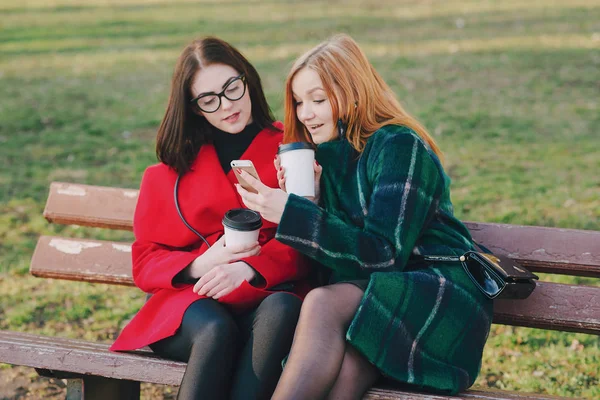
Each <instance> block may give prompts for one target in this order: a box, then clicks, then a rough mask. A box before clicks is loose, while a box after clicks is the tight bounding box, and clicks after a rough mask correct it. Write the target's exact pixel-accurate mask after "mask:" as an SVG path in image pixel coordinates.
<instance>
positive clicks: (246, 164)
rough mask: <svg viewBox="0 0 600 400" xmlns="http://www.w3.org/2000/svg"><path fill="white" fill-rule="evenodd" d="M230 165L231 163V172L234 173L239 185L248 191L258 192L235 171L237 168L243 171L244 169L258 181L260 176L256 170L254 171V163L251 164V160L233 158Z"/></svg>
mask: <svg viewBox="0 0 600 400" xmlns="http://www.w3.org/2000/svg"><path fill="white" fill-rule="evenodd" d="M230 165H231V169H233V173H234V174H235V177H236V178H237V180H238V183H239V184H240V186H241V187H243V188H244V189H246V190H247V191H249V192H252V193H258V192H257V191H256V190H255V189H254V188H253V187H252V186H250V185H249V184H248V182H246V181H245V180H244V178H242V177H241V176H240V174H238V172H237V170H238V169H241V170H243V171H246V172H247V173H249V174H250V175H252V176H253V177H254V178H256V179H258V180H259V181H260V177H259V176H258V172H256V168H254V164H252V161H250V160H233V161H232V162H231V164H230Z"/></svg>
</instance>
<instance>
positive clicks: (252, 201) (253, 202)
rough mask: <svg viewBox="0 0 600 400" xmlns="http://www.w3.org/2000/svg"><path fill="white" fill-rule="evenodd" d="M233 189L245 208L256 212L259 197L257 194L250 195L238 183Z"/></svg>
mask: <svg viewBox="0 0 600 400" xmlns="http://www.w3.org/2000/svg"><path fill="white" fill-rule="evenodd" d="M235 188H236V190H237V192H238V193H239V195H240V197H241V198H242V201H243V202H244V204H245V205H246V207H248V208H249V209H251V210H254V211H258V210H257V208H258V197H259V195H258V194H257V193H251V192H249V191H247V190H246V189H244V188H243V187H242V186H241V185H240V184H238V183H236V184H235Z"/></svg>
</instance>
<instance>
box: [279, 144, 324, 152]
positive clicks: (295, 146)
mask: <svg viewBox="0 0 600 400" xmlns="http://www.w3.org/2000/svg"><path fill="white" fill-rule="evenodd" d="M305 149H308V150H314V149H315V146H314V145H313V144H312V143H308V142H293V143H286V144H280V145H279V150H277V154H281V153H285V152H286V151H292V150H305Z"/></svg>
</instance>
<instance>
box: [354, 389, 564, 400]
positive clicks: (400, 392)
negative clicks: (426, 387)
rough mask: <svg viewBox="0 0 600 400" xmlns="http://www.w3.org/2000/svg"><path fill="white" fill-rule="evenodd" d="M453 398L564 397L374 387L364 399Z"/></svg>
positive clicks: (542, 399)
mask: <svg viewBox="0 0 600 400" xmlns="http://www.w3.org/2000/svg"><path fill="white" fill-rule="evenodd" d="M400 399H401V400H452V399H479V400H500V399H505V400H553V399H554V400H556V399H564V397H557V396H549V395H542V394H536V393H517V392H512V391H505V390H467V391H466V392H463V393H461V394H460V395H458V396H447V395H442V394H433V393H426V392H420V393H419V392H413V391H410V390H405V389H399V388H398V389H396V388H372V389H371V390H369V391H368V392H367V393H366V394H365V396H364V397H363V400H400Z"/></svg>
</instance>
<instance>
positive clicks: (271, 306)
mask: <svg viewBox="0 0 600 400" xmlns="http://www.w3.org/2000/svg"><path fill="white" fill-rule="evenodd" d="M260 307H261V308H262V309H264V310H265V311H266V312H268V313H269V314H275V315H278V316H279V317H281V316H282V315H284V314H287V313H290V314H292V315H293V314H295V315H296V316H297V315H298V314H299V313H300V308H301V307H302V300H300V298H298V296H295V295H293V294H291V293H286V292H278V293H273V294H272V295H270V296H269V297H267V298H266V299H264V300H263V301H262V303H261V304H260Z"/></svg>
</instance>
